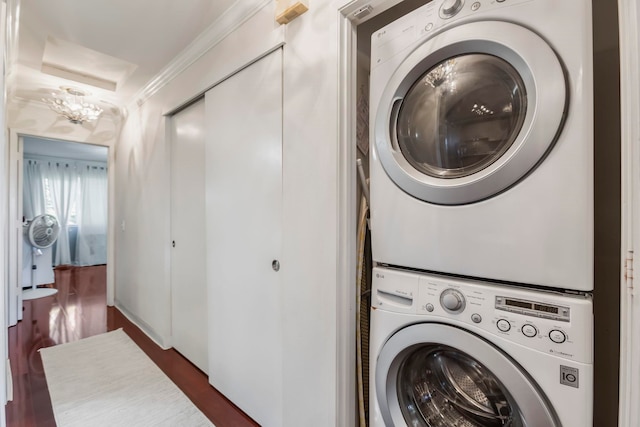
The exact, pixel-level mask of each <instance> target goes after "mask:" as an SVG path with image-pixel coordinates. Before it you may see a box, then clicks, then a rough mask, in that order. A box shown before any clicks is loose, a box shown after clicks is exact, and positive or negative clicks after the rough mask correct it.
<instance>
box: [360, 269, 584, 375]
mask: <svg viewBox="0 0 640 427" xmlns="http://www.w3.org/2000/svg"><path fill="white" fill-rule="evenodd" d="M371 304H372V309H377V310H386V311H391V312H396V313H402V314H410V315H415V316H416V319H415V321H416V322H420V321H438V322H443V323H449V324H454V325H459V326H462V327H465V328H468V329H469V330H471V331H474V330H481V331H483V332H484V333H489V334H491V335H493V336H495V337H498V338H500V339H503V340H507V341H511V342H516V343H518V344H521V345H524V346H527V347H530V348H535V349H537V350H539V351H542V352H545V353H550V354H553V355H555V356H558V357H562V358H565V359H569V360H575V361H580V362H584V363H592V361H593V360H592V358H593V356H592V346H593V307H592V302H591V297H590V296H585V295H573V294H564V293H559V292H551V291H540V290H532V289H529V288H525V287H521V286H506V285H502V284H496V283H491V282H484V281H477V280H470V279H461V278H451V277H447V276H440V275H435V274H426V273H424V274H423V273H415V272H406V271H403V270H399V269H393V268H381V267H376V268H374V269H373V289H372V299H371Z"/></svg>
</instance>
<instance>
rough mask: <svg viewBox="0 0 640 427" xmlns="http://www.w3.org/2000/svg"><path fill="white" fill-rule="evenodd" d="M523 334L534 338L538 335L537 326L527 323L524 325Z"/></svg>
mask: <svg viewBox="0 0 640 427" xmlns="http://www.w3.org/2000/svg"><path fill="white" fill-rule="evenodd" d="M522 335H524V336H525V337H529V338H533V337H535V336H536V335H538V330H537V329H536V327H535V326H533V325H529V324H526V325H523V326H522Z"/></svg>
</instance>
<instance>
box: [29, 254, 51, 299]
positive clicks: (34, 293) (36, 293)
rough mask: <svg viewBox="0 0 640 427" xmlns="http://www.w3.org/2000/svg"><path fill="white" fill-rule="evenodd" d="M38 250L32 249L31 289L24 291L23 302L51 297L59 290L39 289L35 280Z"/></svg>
mask: <svg viewBox="0 0 640 427" xmlns="http://www.w3.org/2000/svg"><path fill="white" fill-rule="evenodd" d="M37 251H38V248H35V247H33V248H31V289H26V290H24V291H22V301H26V300H32V299H37V298H44V297H49V296H51V295H55V294H56V293H57V292H58V290H57V289H52V288H39V287H38V285H37V284H36V280H35V270H34V269H33V266H34V265H35V258H36V252H37Z"/></svg>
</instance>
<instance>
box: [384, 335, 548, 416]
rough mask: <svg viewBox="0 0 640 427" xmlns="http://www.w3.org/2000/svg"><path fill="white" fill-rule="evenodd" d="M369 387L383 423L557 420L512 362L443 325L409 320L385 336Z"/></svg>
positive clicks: (473, 337) (481, 341) (485, 344)
mask: <svg viewBox="0 0 640 427" xmlns="http://www.w3.org/2000/svg"><path fill="white" fill-rule="evenodd" d="M375 387H376V394H377V398H378V404H379V407H380V411H381V414H382V417H383V419H384V421H385V424H386V425H388V426H403V425H410V426H416V427H417V426H424V427H449V426H460V427H494V426H496V427H498V426H510V427H525V426H537V425H540V426H542V425H543V426H548V427H559V426H560V423H559V421H558V419H557V416H556V415H555V412H554V411H553V409H552V407H551V405H550V404H549V403H548V401H547V399H546V397H545V396H544V395H543V394H542V393H541V392H540V389H539V387H537V385H536V384H535V382H534V381H533V380H532V379H531V377H530V376H529V375H528V374H527V373H526V372H525V371H524V370H523V369H522V368H521V367H520V366H519V365H518V364H517V363H516V362H515V361H514V360H512V359H511V358H510V357H509V356H508V355H507V354H505V353H504V352H502V351H501V350H499V349H498V348H497V347H494V346H493V345H492V344H490V343H489V342H487V341H485V340H484V339H483V338H480V337H478V336H477V335H475V334H473V333H471V332H467V331H464V330H462V329H459V328H456V327H452V326H448V325H442V324H437V323H422V324H416V325H411V326H409V327H407V328H404V329H402V330H400V331H398V332H397V333H396V334H395V335H393V336H392V337H391V338H390V339H389V340H388V341H387V342H386V343H385V345H384V346H383V348H382V350H381V352H380V354H379V356H378V360H377V364H376V371H375Z"/></svg>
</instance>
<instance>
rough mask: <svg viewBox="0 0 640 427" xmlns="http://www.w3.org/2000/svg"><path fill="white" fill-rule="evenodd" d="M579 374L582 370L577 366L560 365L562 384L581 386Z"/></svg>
mask: <svg viewBox="0 0 640 427" xmlns="http://www.w3.org/2000/svg"><path fill="white" fill-rule="evenodd" d="M579 374H580V370H579V369H577V368H572V367H570V366H563V365H560V384H563V385H568V386H569V387H575V388H580V386H579V378H580V375H579Z"/></svg>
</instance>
